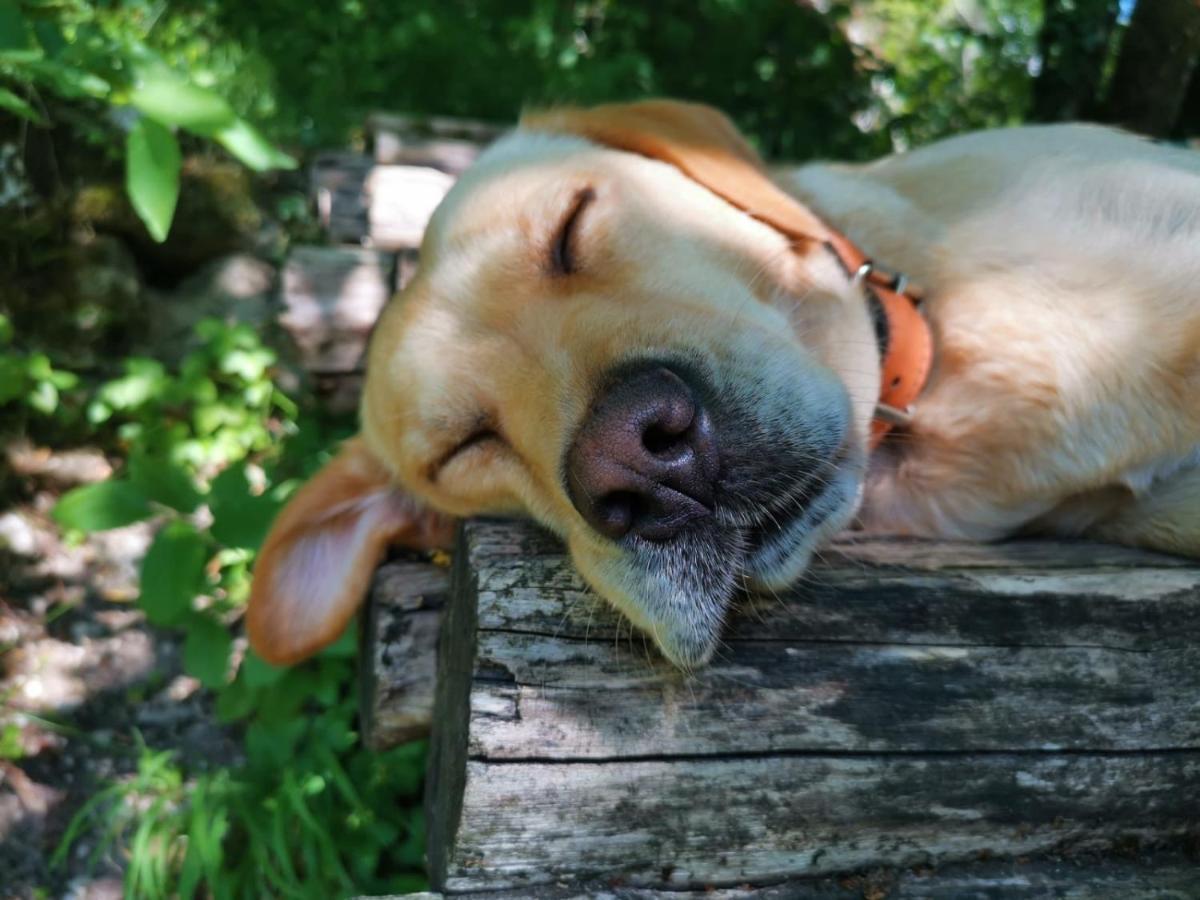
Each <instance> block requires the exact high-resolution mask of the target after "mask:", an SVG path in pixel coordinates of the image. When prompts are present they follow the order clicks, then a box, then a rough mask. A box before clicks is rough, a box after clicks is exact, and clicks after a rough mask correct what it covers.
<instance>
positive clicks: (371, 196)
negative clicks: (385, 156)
mask: <svg viewBox="0 0 1200 900" xmlns="http://www.w3.org/2000/svg"><path fill="white" fill-rule="evenodd" d="M452 184H454V177H453V176H451V175H447V174H446V173H445V172H439V171H438V170H437V169H431V168H429V167H427V166H375V167H374V168H373V169H372V170H371V171H370V173H369V174H368V175H367V179H366V185H365V190H366V198H367V221H368V230H367V240H368V241H369V243H370V245H371V246H372V247H378V248H379V249H382V250H416V249H418V248H419V247H420V246H421V236H422V235H423V234H424V233H425V226H426V225H428V224H429V217H430V216H432V215H433V211H434V210H435V209H437V206H438V204H439V203H441V202H442V198H443V197H445V196H446V192H447V191H449V190H450V186H451V185H452Z"/></svg>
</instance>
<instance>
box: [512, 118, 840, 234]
mask: <svg viewBox="0 0 1200 900" xmlns="http://www.w3.org/2000/svg"><path fill="white" fill-rule="evenodd" d="M521 127H522V128H524V129H526V130H529V131H548V132H553V133H557V134H574V135H578V136H579V137H584V138H587V139H588V140H590V141H594V142H595V143H597V144H601V145H603V146H605V147H611V148H613V149H615V150H626V151H628V152H630V153H637V154H639V155H641V156H648V157H651V158H653V159H658V160H662V161H663V162H667V163H670V164H671V165H673V166H675V168H677V169H679V170H680V171H681V172H683V174H685V175H687V176H688V177H689V178H691V179H692V180H693V181H697V182H699V183H700V184H702V185H704V186H705V187H706V188H708V189H709V190H710V191H712V192H713V193H714V194H716V195H717V196H718V197H721V198H722V199H724V200H726V201H727V202H729V203H731V204H732V205H733V206H736V207H737V208H738V209H741V210H743V211H745V212H747V213H749V214H750V215H751V216H753V217H754V218H756V219H758V220H760V221H762V222H765V223H766V224H767V225H770V226H771V227H772V228H774V229H775V230H777V231H779V232H781V233H783V234H784V235H786V236H787V237H789V238H792V239H793V240H794V241H798V242H799V241H825V240H828V238H829V231H828V229H827V228H826V227H825V226H824V225H823V224H822V223H821V221H820V219H818V218H817V217H816V216H814V215H813V214H812V213H811V212H809V211H808V210H807V209H805V208H804V207H803V206H802V205H801V204H800V203H798V202H797V201H796V200H795V199H794V198H792V197H791V196H789V195H788V194H787V193H786V192H785V191H783V190H781V189H780V188H779V187H777V186H776V185H775V183H774V182H772V181H771V179H770V178H769V177H768V175H767V172H766V169H765V167H764V166H763V163H762V160H761V159H760V158H759V156H758V154H757V153H755V152H754V149H753V148H752V147H751V146H750V145H749V144H748V143H746V140H745V139H744V138H743V137H742V136H741V134H740V133H739V132H738V130H737V128H736V126H734V124H733V123H732V122H731V121H730V120H729V119H728V117H726V116H725V115H724V114H723V113H721V112H719V111H718V110H716V109H713V108H712V107H710V106H704V105H702V104H699V103H684V102H681V101H678V100H643V101H641V102H638V103H612V104H606V105H603V106H593V107H587V108H566V109H550V110H544V111H540V112H531V113H526V114H525V115H524V116H523V117H522V118H521Z"/></svg>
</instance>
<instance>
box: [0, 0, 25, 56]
mask: <svg viewBox="0 0 1200 900" xmlns="http://www.w3.org/2000/svg"><path fill="white" fill-rule="evenodd" d="M27 46H29V30H28V29H27V28H26V27H25V19H24V18H23V17H22V16H21V4H19V3H17V2H16V0H0V50H21V49H24V48H25V47H27Z"/></svg>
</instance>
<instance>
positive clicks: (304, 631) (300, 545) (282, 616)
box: [246, 438, 454, 665]
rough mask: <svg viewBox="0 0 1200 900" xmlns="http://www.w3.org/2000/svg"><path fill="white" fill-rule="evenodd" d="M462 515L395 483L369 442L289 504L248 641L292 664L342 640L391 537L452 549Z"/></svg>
mask: <svg viewBox="0 0 1200 900" xmlns="http://www.w3.org/2000/svg"><path fill="white" fill-rule="evenodd" d="M453 532H454V521H453V519H451V518H450V517H448V516H445V515H443V514H441V513H437V512H434V511H433V510H430V509H429V508H427V507H425V506H423V505H422V504H421V503H420V502H419V501H417V500H415V499H414V498H413V497H411V496H410V495H408V494H406V493H404V492H403V491H401V490H400V489H398V488H396V487H394V485H393V482H392V479H391V476H390V474H389V473H388V471H387V469H386V468H385V467H384V466H383V464H382V463H380V462H379V460H378V459H376V458H375V457H374V456H373V455H372V454H371V452H370V451H369V450H367V448H366V446H365V445H364V444H363V442H362V439H361V438H354V439H352V440H350V441H347V442H346V443H345V444H344V445H343V446H342V449H341V451H340V452H339V453H338V455H337V457H336V458H335V459H333V460H332V461H331V462H330V463H329V464H328V465H326V466H325V467H324V468H323V469H321V470H320V471H319V472H318V473H317V474H316V475H315V476H314V477H313V478H312V480H310V481H309V482H308V483H307V484H305V485H304V486H303V487H302V488H300V490H298V491H297V492H296V493H295V495H294V496H293V497H292V498H291V499H290V500H289V501H288V503H287V505H286V506H285V507H284V508H283V510H282V511H281V512H280V513H279V515H278V517H276V519H275V522H274V523H273V524H272V526H271V531H270V533H269V534H268V535H267V539H266V542H265V543H264V544H263V547H262V550H261V551H260V552H259V556H258V561H257V563H256V564H255V567H254V583H253V586H252V588H251V591H250V603H249V607H248V609H247V611H246V631H247V634H248V635H249V638H250V645H251V646H252V647H253V648H254V650H255V652H256V653H258V655H259V656H261V657H262V658H263V659H265V660H266V661H267V662H270V663H274V664H276V665H288V664H290V663H294V662H298V661H300V660H302V659H304V658H305V657H307V656H311V655H312V654H313V653H315V652H316V651H318V650H320V649H321V648H322V647H324V646H325V645H327V644H330V643H332V642H333V641H335V640H336V639H337V638H338V636H339V635H340V634H341V633H342V631H343V630H344V629H345V627H346V623H347V622H349V621H350V618H351V617H352V616H353V615H354V612H355V611H356V610H357V609H358V607H359V605H360V604H361V603H362V600H363V597H364V596H365V594H366V591H367V586H368V585H369V584H370V579H371V575H372V572H373V570H374V568H375V565H376V563H377V562H378V561H379V558H380V557H381V556H382V555H383V551H384V548H385V547H386V546H387V545H388V544H389V543H398V544H403V545H404V546H407V547H411V548H413V549H434V548H438V547H446V546H448V545H449V543H450V541H451V539H452V537H453Z"/></svg>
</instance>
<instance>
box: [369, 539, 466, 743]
mask: <svg viewBox="0 0 1200 900" xmlns="http://www.w3.org/2000/svg"><path fill="white" fill-rule="evenodd" d="M449 583H450V576H449V572H447V571H446V570H445V569H443V568H441V567H439V566H435V565H433V564H432V563H424V562H409V561H396V562H389V563H386V564H384V565H383V566H381V567H380V568H379V570H378V571H377V572H376V573H375V578H374V581H373V583H372V586H371V598H370V601H369V602H368V603H367V612H366V621H365V623H364V628H363V635H364V644H363V654H362V659H363V661H364V664H365V665H366V666H367V667H368V668H367V671H368V672H369V673H370V677H367V678H364V679H363V680H362V686H363V696H362V702H361V704H360V708H361V711H362V713H361V715H362V722H363V741H364V743H365V744H366V745H367V746H368V747H370V748H371V749H372V750H386V749H388V748H389V747H395V746H396V745H397V744H402V743H404V742H405V741H412V740H416V739H417V738H423V737H428V736H429V723H430V721H431V719H432V716H433V689H434V683H435V679H436V676H437V639H438V632H439V630H440V628H441V620H442V609H443V607H444V605H445V600H446V595H447V592H448V590H449Z"/></svg>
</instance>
